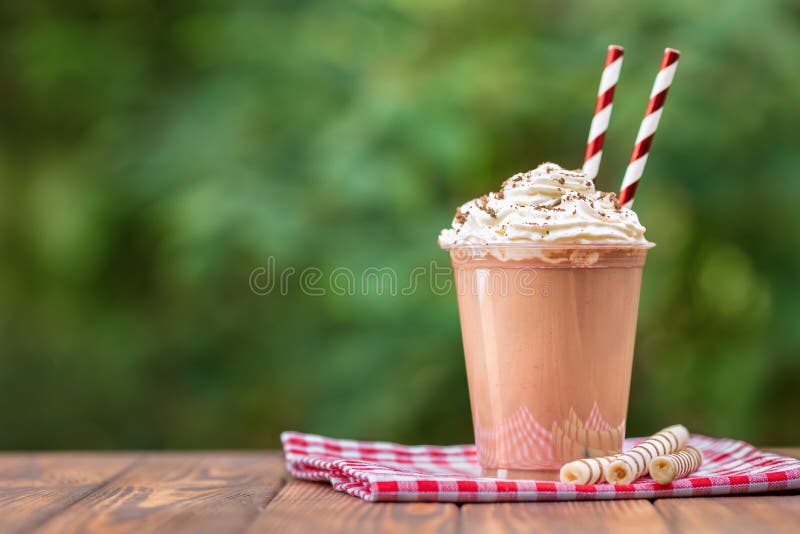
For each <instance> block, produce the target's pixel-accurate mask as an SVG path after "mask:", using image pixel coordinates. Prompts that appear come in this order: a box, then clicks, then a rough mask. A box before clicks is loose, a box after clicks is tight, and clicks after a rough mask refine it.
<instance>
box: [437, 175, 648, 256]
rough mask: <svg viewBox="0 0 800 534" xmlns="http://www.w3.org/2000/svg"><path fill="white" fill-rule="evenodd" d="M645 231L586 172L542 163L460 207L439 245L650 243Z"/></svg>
mask: <svg viewBox="0 0 800 534" xmlns="http://www.w3.org/2000/svg"><path fill="white" fill-rule="evenodd" d="M644 232H645V228H644V227H643V226H642V225H641V224H640V223H639V218H638V217H637V216H636V213H634V212H633V211H632V210H630V209H628V208H623V207H621V206H620V204H619V202H617V197H616V195H615V194H614V193H603V192H600V191H597V190H596V189H595V187H594V182H592V181H591V180H589V179H588V178H587V177H586V175H585V174H584V173H583V172H582V171H579V170H576V171H568V170H566V169H562V168H561V167H560V166H558V165H556V164H554V163H543V164H541V165H539V166H538V167H537V168H536V169H534V170H532V171H528V172H523V173H519V174H516V175H514V176H512V177H511V178H509V179H508V180H506V181H505V182H503V185H502V187H501V189H500V191H498V192H496V193H489V194H488V195H484V196H482V197H480V198H476V199H473V200H470V201H469V202H467V203H466V204H464V205H463V206H461V207H459V208H458V209H457V210H456V215H455V218H454V219H453V227H452V228H446V229H444V230H442V232H441V234H440V235H439V245H440V246H441V247H442V248H445V249H446V248H450V247H452V246H456V245H462V244H506V243H530V242H533V243H562V244H566V243H569V244H595V245H601V244H625V245H630V244H640V243H641V244H645V243H647V240H646V239H645V238H644Z"/></svg>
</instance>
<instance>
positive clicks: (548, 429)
mask: <svg viewBox="0 0 800 534" xmlns="http://www.w3.org/2000/svg"><path fill="white" fill-rule="evenodd" d="M652 246H653V245H652V244H650V243H648V244H644V245H635V246H621V245H601V246H597V245H558V246H556V245H536V244H524V245H517V244H508V245H481V246H475V245H469V246H456V247H453V248H451V249H450V256H451V260H452V262H453V269H454V274H455V279H456V288H457V293H458V307H459V315H460V319H461V330H462V337H463V342H464V356H465V360H466V366H467V378H468V382H469V396H470V404H471V407H472V420H473V427H474V430H475V443H476V445H477V449H478V460H479V462H480V465H481V468H482V471H483V473H484V474H485V475H486V476H496V477H508V478H540V479H541V478H546V479H555V478H557V476H558V473H557V471H558V469H559V468H560V467H561V466H562V465H563V464H564V463H566V462H569V461H572V460H576V459H580V458H587V457H593V456H604V455H608V454H614V453H617V452H620V451H621V449H622V441H623V439H624V437H625V417H626V413H627V409H628V396H629V391H630V379H631V367H632V362H633V347H634V339H635V333H636V317H637V312H638V307H639V291H640V287H641V280H642V267H643V266H644V261H645V257H646V255H647V251H648V249H649V248H651V247H652Z"/></svg>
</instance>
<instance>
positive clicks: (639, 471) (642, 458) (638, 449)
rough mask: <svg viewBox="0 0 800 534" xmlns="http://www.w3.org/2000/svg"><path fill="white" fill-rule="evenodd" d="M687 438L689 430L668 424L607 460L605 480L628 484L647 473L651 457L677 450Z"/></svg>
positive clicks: (681, 426)
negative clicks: (609, 460) (612, 458)
mask: <svg viewBox="0 0 800 534" xmlns="http://www.w3.org/2000/svg"><path fill="white" fill-rule="evenodd" d="M688 440H689V431H688V430H686V427H685V426H683V425H672V426H669V427H667V428H665V429H664V430H661V431H660V432H658V433H656V434H655V435H654V436H653V437H651V438H648V439H646V440H645V441H643V442H642V443H640V444H638V445H636V446H635V447H634V448H632V449H631V450H629V451H627V452H624V453H622V454H620V455H619V456H618V457H617V458H616V459H614V460H613V461H611V462H609V463H608V465H606V467H605V476H606V481H607V482H608V483H609V484H630V483H631V482H633V481H634V480H636V479H637V478H639V477H642V476H644V475H646V474H647V469H648V467H649V466H650V462H651V461H652V460H653V458H655V457H656V456H666V455H668V454H672V453H675V452H678V451H679V450H681V449H682V448H683V447H684V445H686V442H687V441H688Z"/></svg>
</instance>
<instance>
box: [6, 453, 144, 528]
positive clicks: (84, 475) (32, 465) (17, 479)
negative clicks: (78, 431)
mask: <svg viewBox="0 0 800 534" xmlns="http://www.w3.org/2000/svg"><path fill="white" fill-rule="evenodd" d="M137 456H138V455H136V454H122V453H14V454H11V453H3V454H0V531H2V532H25V531H29V530H30V529H31V528H33V527H35V526H36V525H39V524H41V523H43V522H44V521H46V520H48V519H49V518H51V517H52V516H54V515H55V514H57V513H59V512H60V511H62V510H64V509H65V508H67V507H69V506H70V505H72V504H73V503H75V502H77V501H79V500H80V499H82V498H84V497H85V496H86V495H88V494H89V493H91V492H92V491H93V490H95V489H97V488H99V487H100V486H102V485H103V484H105V483H106V482H108V481H109V480H110V479H112V478H113V477H114V476H116V475H118V474H119V473H120V472H122V471H123V470H124V469H125V468H127V467H129V466H130V465H131V464H132V463H133V462H134V461H135V460H136V458H137Z"/></svg>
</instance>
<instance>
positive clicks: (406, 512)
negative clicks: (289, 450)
mask: <svg viewBox="0 0 800 534" xmlns="http://www.w3.org/2000/svg"><path fill="white" fill-rule="evenodd" d="M457 528H458V506H457V505H455V504H451V503H365V502H363V501H361V500H359V499H356V498H354V497H351V496H350V495H346V494H344V493H339V492H337V491H332V490H331V488H330V487H329V486H326V485H323V484H317V483H313V482H302V481H299V480H293V481H291V482H289V483H288V484H287V485H286V487H285V488H284V489H283V491H281V493H280V495H278V496H277V497H276V498H275V499H274V500H273V501H272V502H271V503H270V504H269V505H268V506H267V509H266V513H264V514H262V515H261V516H259V517H258V519H257V520H256V522H255V523H254V524H253V525H252V527H251V529H250V530H249V531H248V532H270V533H272V532H275V533H278V532H280V533H294V532H302V533H307V532H312V533H313V532H318V533H321V532H381V533H384V532H386V533H392V532H402V533H405V532H441V533H450V532H456V530H457Z"/></svg>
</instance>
